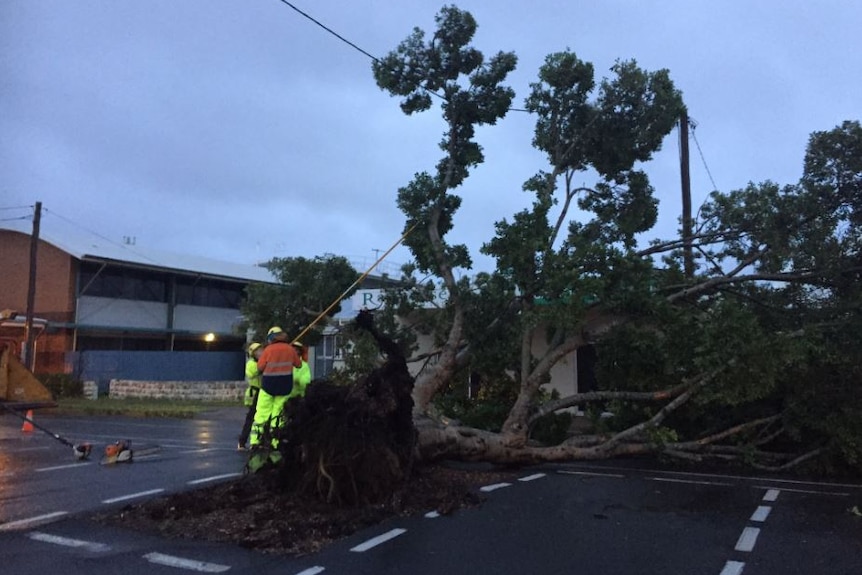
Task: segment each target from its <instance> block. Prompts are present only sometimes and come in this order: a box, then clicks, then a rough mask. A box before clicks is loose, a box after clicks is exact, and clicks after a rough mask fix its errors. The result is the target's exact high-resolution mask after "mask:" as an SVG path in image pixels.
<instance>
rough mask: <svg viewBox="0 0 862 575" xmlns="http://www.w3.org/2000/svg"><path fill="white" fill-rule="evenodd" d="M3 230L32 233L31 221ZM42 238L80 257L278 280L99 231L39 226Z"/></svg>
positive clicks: (249, 267) (235, 265) (256, 271)
mask: <svg viewBox="0 0 862 575" xmlns="http://www.w3.org/2000/svg"><path fill="white" fill-rule="evenodd" d="M0 230H9V231H12V232H18V233H21V234H24V235H27V236H29V235H30V234H31V233H32V224H29V222H25V221H21V222H4V223H2V224H0ZM39 239H40V240H43V241H45V242H47V243H49V244H51V245H53V246H54V247H56V248H58V249H60V250H62V251H64V252H66V253H67V254H69V255H71V256H72V257H74V258H77V259H79V260H89V261H109V262H117V263H121V264H132V265H136V266H141V267H145V268H150V269H160V270H170V271H177V272H189V273H194V274H201V275H206V276H212V277H219V278H229V279H239V280H246V281H258V282H266V283H278V281H277V280H276V278H275V277H274V276H273V275H272V274H271V273H270V272H269V270H267V269H266V268H263V267H261V266H257V265H249V264H239V263H234V262H225V261H220V260H216V259H211V258H205V257H200V256H192V255H188V254H176V253H170V252H163V251H159V250H153V249H149V248H144V247H141V246H137V245H126V244H121V243H113V242H111V241H109V240H107V239H104V238H100V237H98V236H96V235H92V236H83V235H75V234H66V233H64V234H63V235H62V237H60V236H55V235H53V234H52V233H50V232H49V233H44V232H43V231H41V230H40V232H39Z"/></svg>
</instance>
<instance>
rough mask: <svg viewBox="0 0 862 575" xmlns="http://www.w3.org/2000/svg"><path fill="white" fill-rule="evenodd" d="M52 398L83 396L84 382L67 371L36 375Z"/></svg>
mask: <svg viewBox="0 0 862 575" xmlns="http://www.w3.org/2000/svg"><path fill="white" fill-rule="evenodd" d="M36 377H37V378H38V379H39V381H40V382H42V385H44V386H45V387H46V388H48V391H50V392H51V395H53V396H54V399H61V398H73V397H83V396H84V382H82V381H81V380H80V379H79V378H77V377H75V376H74V375H71V374H68V373H46V374H40V375H37V376H36Z"/></svg>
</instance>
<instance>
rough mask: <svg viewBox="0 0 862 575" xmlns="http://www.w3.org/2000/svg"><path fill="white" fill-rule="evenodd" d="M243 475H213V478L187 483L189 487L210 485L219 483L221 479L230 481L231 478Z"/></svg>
mask: <svg viewBox="0 0 862 575" xmlns="http://www.w3.org/2000/svg"><path fill="white" fill-rule="evenodd" d="M240 475H242V473H224V474H222V475H213V476H212V477H204V478H203V479H194V480H192V481H188V482H186V483H187V484H188V485H200V484H201V483H209V482H210V481H218V480H219V479H229V478H231V477H239V476H240Z"/></svg>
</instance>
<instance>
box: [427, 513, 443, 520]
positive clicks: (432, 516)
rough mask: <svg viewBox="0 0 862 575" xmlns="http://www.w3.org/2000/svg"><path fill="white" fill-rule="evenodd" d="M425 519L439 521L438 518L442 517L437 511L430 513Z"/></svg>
mask: <svg viewBox="0 0 862 575" xmlns="http://www.w3.org/2000/svg"><path fill="white" fill-rule="evenodd" d="M425 517H427V518H428V519H437V518H438V517H440V513H439V512H437V511H429V512H428V513H426V514H425Z"/></svg>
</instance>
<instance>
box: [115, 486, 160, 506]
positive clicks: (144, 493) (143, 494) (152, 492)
mask: <svg viewBox="0 0 862 575" xmlns="http://www.w3.org/2000/svg"><path fill="white" fill-rule="evenodd" d="M162 491H164V489H150V490H149V491H139V492H138V493H130V494H128V495H121V496H119V497H114V498H112V499H105V500H104V501H102V503H106V504H109V503H117V502H119V501H126V500H127V499H136V498H138V497H146V496H147V495H155V494H156V493H161V492H162Z"/></svg>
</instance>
